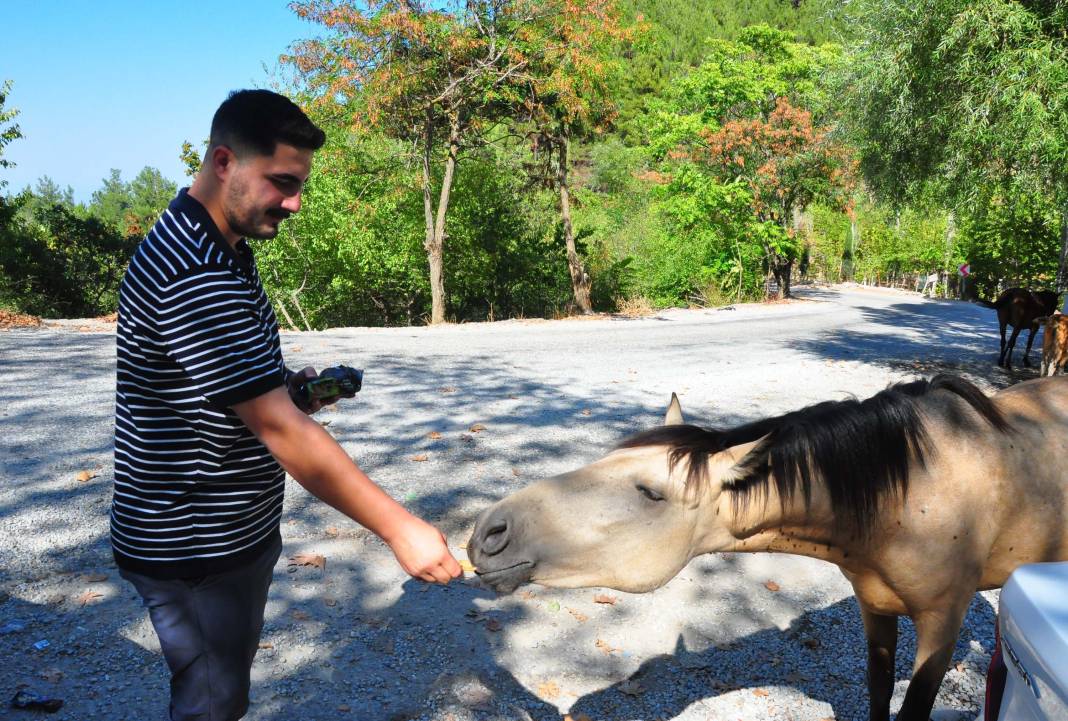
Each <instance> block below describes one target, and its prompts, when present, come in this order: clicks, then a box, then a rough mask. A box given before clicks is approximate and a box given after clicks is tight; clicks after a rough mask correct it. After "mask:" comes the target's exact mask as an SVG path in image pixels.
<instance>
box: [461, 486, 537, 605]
mask: <svg viewBox="0 0 1068 721" xmlns="http://www.w3.org/2000/svg"><path fill="white" fill-rule="evenodd" d="M513 540H514V539H513V536H512V523H511V522H510V521H509V518H508V515H507V513H506V512H504V511H502V509H499V508H498V507H496V506H494V507H493V508H490V509H489V510H487V511H486V512H485V513H483V514H482V517H481V518H479V519H478V523H477V524H476V525H475V531H474V533H472V534H471V540H470V541H468V542H467V556H468V558H470V559H471V563H473V564H474V565H475V568H476V569H477V570H476V573H477V574H478V576H479V578H480V579H481V580H482V581H484V582H485V583H486V584H487V585H489V586H490V587H491V588H492V589H493V590H494V591H496V592H497V593H511V592H512V591H514V590H515V589H516V588H517V587H519V586H520V585H522V584H524V583H526V582H527V581H529V580H530V578H531V575H532V574H533V572H534V562H533V561H532V560H530V559H528V558H524V557H522V556H521V555H519V554H518V553H517V552H516V547H517V544H514V543H512V541H513Z"/></svg>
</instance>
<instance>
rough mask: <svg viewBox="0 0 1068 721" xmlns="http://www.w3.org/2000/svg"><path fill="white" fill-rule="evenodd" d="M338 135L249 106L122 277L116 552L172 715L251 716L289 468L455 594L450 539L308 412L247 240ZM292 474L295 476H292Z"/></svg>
mask: <svg viewBox="0 0 1068 721" xmlns="http://www.w3.org/2000/svg"><path fill="white" fill-rule="evenodd" d="M324 140H325V136H324V134H323V132H322V130H320V129H319V128H318V127H316V126H315V125H314V124H313V123H312V122H311V121H310V120H309V119H308V118H307V116H305V115H304V113H303V112H301V110H300V109H299V108H298V107H297V106H296V105H294V104H293V103H292V102H290V101H289V100H288V99H286V98H285V97H283V96H281V95H278V94H276V93H273V92H270V91H266V90H244V91H240V92H235V93H232V94H231V95H230V97H229V98H227V100H226V101H225V102H223V104H222V105H221V106H220V107H219V109H218V111H217V112H216V114H215V117H214V119H213V120H212V126H211V139H210V146H209V148H208V150H207V154H206V156H205V159H204V163H203V165H202V167H201V169H200V172H199V174H198V175H197V177H196V178H195V180H194V182H193V185H192V186H191V187H190V188H189V189H188V190H185V189H183V190H182V191H180V192H179V193H178V197H176V198H175V199H174V201H172V202H171V204H170V207H169V208H168V209H167V210H166V211H165V212H164V213H163V216H162V217H161V218H160V220H159V222H158V223H157V224H156V225H155V226H154V227H153V228H152V230H151V231H150V232H149V233H148V235H147V237H146V238H145V239H144V241H142V243H141V245H140V246H139V247H138V250H137V252H136V253H135V255H134V257H133V259H132V260H131V262H130V266H129V268H128V269H127V271H126V275H125V277H124V279H123V283H122V287H121V291H120V297H119V320H118V330H117V379H116V404H115V495H114V500H113V503H112V510H111V538H112V548H113V550H114V555H115V561H116V563H117V564H118V566H119V569H120V573H121V575H122V576H123V577H124V578H126V579H127V580H129V581H130V582H131V583H133V585H134V586H135V587H136V588H137V590H138V592H139V593H140V594H141V597H142V599H143V601H144V605H145V606H146V608H148V610H149V615H150V617H151V619H152V624H153V626H154V627H155V629H156V633H157V635H158V636H159V639H160V645H161V646H162V649H163V654H164V657H165V658H166V660H167V664H168V666H169V667H170V670H171V705H170V714H171V719H173V720H175V721H178V720H183V721H184V720H187V719H211V720H212V721H216V720H224V719H227V720H228V719H238V718H241V717H242V716H243V715H244V714H245V712H246V711H247V709H248V691H249V672H250V668H251V665H252V659H253V656H254V655H255V653H256V649H257V646H258V643H259V636H260V632H261V630H262V627H263V612H264V605H265V603H266V599H267V589H268V587H269V586H270V583H271V577H272V574H273V568H274V564H275V562H276V561H277V560H278V557H279V554H280V552H281V538H280V534H279V518H280V516H281V513H282V492H283V488H284V480H285V471H288V472H289V473H290V474H291V475H292V476H293V477H294V478H295V479H297V481H298V482H300V483H301V484H302V485H303V486H304V487H305V488H307V489H308V490H309V491H310V492H311V493H313V494H315V495H316V496H318V497H319V498H321V499H323V500H324V501H326V502H327V503H329V504H330V505H332V506H333V507H334V508H337V509H338V510H340V511H342V512H343V513H345V514H346V515H347V516H349V517H350V518H352V519H353V520H355V521H356V522H358V523H360V524H362V525H363V526H365V527H367V528H368V529H370V530H371V531H373V532H374V533H376V534H377V535H378V536H380V537H381V538H382V539H383V540H384V541H385V542H386V543H387V544H388V545H389V547H390V548H391V550H392V551H393V553H394V555H395V556H396V558H397V561H398V562H399V563H400V565H401V566H402V567H403V568H404V570H405V571H406V572H408V573H409V574H411V575H413V576H415V577H417V578H421V579H423V580H425V581H430V582H438V583H448V582H449V580H450V579H452V578H455V577H456V576H458V575H459V574H460V567H459V565H458V564H457V562H456V560H455V559H454V558H453V557H452V555H451V554H450V553H449V551H448V547H447V546H446V543H445V538H444V536H443V535H442V534H441V532H440V531H438V530H437V529H436V528H434V527H433V526H431V525H429V524H428V523H426V522H424V521H422V520H420V519H418V518H416V517H415V516H413V515H411V514H410V513H409V512H408V511H407V510H405V509H404V508H403V507H402V506H401V505H399V504H398V503H397V502H396V501H394V500H393V499H392V498H390V497H389V496H388V495H387V494H386V493H385V492H384V491H382V490H381V489H380V488H379V487H378V486H377V485H375V484H374V483H373V482H372V481H371V480H370V479H369V478H368V477H367V476H366V475H365V474H364V473H363V471H361V470H360V469H359V468H358V467H357V466H356V464H355V463H353V461H352V460H351V459H350V458H349V456H348V455H347V454H346V453H345V451H344V450H343V449H342V448H341V447H340V446H339V445H338V444H337V442H336V441H334V439H333V438H332V437H331V436H330V435H329V434H327V433H326V431H325V430H323V428H322V427H321V426H320V425H319V424H318V423H316V422H315V421H314V420H312V419H311V418H309V417H308V415H307V414H306V412H305V411H307V412H314V411H315V410H317V409H318V405H319V404H316V405H315V406H314V407H311V408H306V409H303V410H302V409H301V408H298V407H297V405H295V403H296V401H294V400H293V398H295V397H296V396H295V395H291V393H292V391H293V389H295V387H296V386H297V384H298V383H300V382H301V381H303V380H306V379H309V378H311V377H314V376H315V371H314V370H313V369H311V368H306V369H304V370H303V371H301V372H300V373H292V372H291V371H289V370H287V369H286V367H285V365H284V364H283V361H282V353H281V346H280V343H279V338H278V327H277V322H276V320H275V316H274V313H273V311H272V310H271V306H270V303H269V302H268V300H267V296H266V295H265V294H264V291H263V287H262V286H261V284H260V281H259V277H258V275H257V273H256V266H255V263H254V262H253V258H252V254H251V251H250V249H249V246H248V244H247V243H246V242H245V240H244V239H245V238H273V237H274V236H275V235H277V233H278V226H279V224H280V223H281V222H282V221H283V220H284V219H285V218H287V217H289V216H290V215H291V214H293V213H296V212H297V211H299V210H300V202H301V192H302V190H303V186H304V183H305V181H306V180H307V179H308V175H309V172H310V170H311V161H312V154H313V153H314V151H315V150H317V149H319V148H320V147H322V145H323V142H324ZM283 469H284V471H283Z"/></svg>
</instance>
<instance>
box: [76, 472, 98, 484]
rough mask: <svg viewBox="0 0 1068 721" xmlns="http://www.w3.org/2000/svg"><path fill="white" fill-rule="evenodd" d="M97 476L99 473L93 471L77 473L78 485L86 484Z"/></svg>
mask: <svg viewBox="0 0 1068 721" xmlns="http://www.w3.org/2000/svg"><path fill="white" fill-rule="evenodd" d="M99 475H100V474H99V473H94V472H93V471H79V472H78V475H77V479H78V482H79V483H88V482H89V481H91V480H93V479H94V478H96V477H97V476H99Z"/></svg>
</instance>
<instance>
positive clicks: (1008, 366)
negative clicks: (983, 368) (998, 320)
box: [1001, 327, 1020, 371]
mask: <svg viewBox="0 0 1068 721" xmlns="http://www.w3.org/2000/svg"><path fill="white" fill-rule="evenodd" d="M1018 335H1020V329H1019V328H1016V327H1014V328H1013V329H1012V335H1010V336H1009V344H1008V345H1006V346H1005V362H1004V363H1002V364H1001V365H1002V366H1004V368H1005V370H1009V371H1011V370H1012V349H1013V348H1015V347H1016V337H1017V336H1018Z"/></svg>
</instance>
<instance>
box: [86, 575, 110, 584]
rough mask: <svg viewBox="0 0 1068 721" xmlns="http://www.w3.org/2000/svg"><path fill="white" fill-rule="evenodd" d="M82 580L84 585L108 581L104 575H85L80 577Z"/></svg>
mask: <svg viewBox="0 0 1068 721" xmlns="http://www.w3.org/2000/svg"><path fill="white" fill-rule="evenodd" d="M82 580H83V581H85V582H86V583H101V582H102V581H106V580H108V574H106V573H87V574H85V575H84V576H82Z"/></svg>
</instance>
